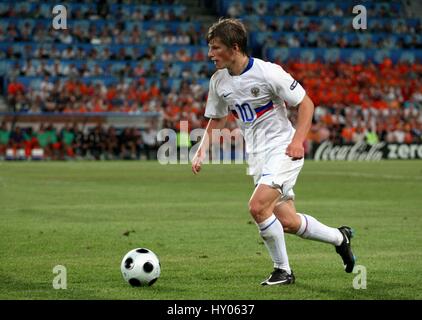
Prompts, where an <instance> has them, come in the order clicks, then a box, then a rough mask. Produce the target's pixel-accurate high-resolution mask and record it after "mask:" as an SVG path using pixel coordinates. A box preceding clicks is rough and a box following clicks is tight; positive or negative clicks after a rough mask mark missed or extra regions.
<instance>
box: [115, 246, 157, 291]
mask: <svg viewBox="0 0 422 320" xmlns="http://www.w3.org/2000/svg"><path fill="white" fill-rule="evenodd" d="M120 270H121V271H122V275H123V278H124V279H125V280H126V281H127V282H129V284H130V285H131V286H133V287H141V286H152V285H153V284H154V282H155V281H157V279H158V277H159V276H160V272H161V264H160V260H159V259H158V257H157V255H156V254H155V253H154V252H152V251H151V250H149V249H146V248H137V249H133V250H131V251H129V252H128V253H127V254H126V255H125V256H124V257H123V260H122V263H121V265H120Z"/></svg>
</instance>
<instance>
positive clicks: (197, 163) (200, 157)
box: [192, 150, 205, 174]
mask: <svg viewBox="0 0 422 320" xmlns="http://www.w3.org/2000/svg"><path fill="white" fill-rule="evenodd" d="M204 159H205V153H204V152H203V151H202V150H198V152H196V154H195V156H194V157H193V159H192V172H193V173H194V174H198V173H199V171H201V166H202V161H204Z"/></svg>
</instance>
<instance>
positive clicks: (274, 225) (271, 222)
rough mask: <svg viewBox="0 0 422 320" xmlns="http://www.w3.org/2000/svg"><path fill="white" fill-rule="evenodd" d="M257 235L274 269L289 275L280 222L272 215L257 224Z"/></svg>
mask: <svg viewBox="0 0 422 320" xmlns="http://www.w3.org/2000/svg"><path fill="white" fill-rule="evenodd" d="M257 225H258V228H259V234H260V235H261V237H262V239H263V240H264V243H265V246H266V247H267V249H268V252H269V253H270V256H271V259H272V260H273V262H274V268H278V269H283V270H286V272H287V273H288V274H290V273H291V270H290V265H289V258H288V257H287V250H286V243H285V241H284V231H283V227H282V225H281V223H280V221H279V220H278V219H277V218H276V216H275V215H274V214H272V215H271V216H270V217H269V218H267V219H266V220H264V221H263V222H261V223H257Z"/></svg>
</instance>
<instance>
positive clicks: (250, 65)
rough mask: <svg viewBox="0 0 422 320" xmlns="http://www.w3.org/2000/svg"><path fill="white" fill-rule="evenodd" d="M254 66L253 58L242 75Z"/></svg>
mask: <svg viewBox="0 0 422 320" xmlns="http://www.w3.org/2000/svg"><path fill="white" fill-rule="evenodd" d="M252 66H253V58H252V57H249V61H248V65H247V66H246V68H245V70H243V71H242V73H241V74H244V73H245V72H247V71H248V70H249V69H250V68H252Z"/></svg>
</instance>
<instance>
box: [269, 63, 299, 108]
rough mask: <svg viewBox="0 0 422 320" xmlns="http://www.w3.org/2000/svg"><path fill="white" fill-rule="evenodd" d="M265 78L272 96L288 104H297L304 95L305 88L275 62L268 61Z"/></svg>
mask: <svg viewBox="0 0 422 320" xmlns="http://www.w3.org/2000/svg"><path fill="white" fill-rule="evenodd" d="M265 74H266V78H267V81H268V84H269V86H270V88H271V90H272V93H273V94H274V96H276V97H278V98H280V99H282V100H283V101H284V102H286V104H287V105H288V106H297V105H298V104H299V103H301V102H302V100H303V98H304V97H305V95H306V92H305V89H303V87H302V86H301V85H300V83H299V82H298V81H297V80H295V79H293V77H292V76H291V75H290V73H287V72H286V71H284V70H283V68H282V67H280V66H279V65H277V64H274V63H270V64H269V66H268V68H267V70H266V73H265Z"/></svg>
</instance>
